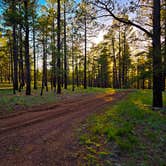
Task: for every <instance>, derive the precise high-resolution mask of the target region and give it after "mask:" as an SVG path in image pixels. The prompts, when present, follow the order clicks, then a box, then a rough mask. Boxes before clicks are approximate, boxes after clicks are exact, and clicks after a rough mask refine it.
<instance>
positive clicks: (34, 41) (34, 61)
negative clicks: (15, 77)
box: [33, 16, 37, 89]
mask: <svg viewBox="0 0 166 166" xmlns="http://www.w3.org/2000/svg"><path fill="white" fill-rule="evenodd" d="M33 65H34V85H33V88H34V89H37V73H36V36H35V18H34V16H33Z"/></svg>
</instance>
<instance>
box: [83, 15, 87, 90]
mask: <svg viewBox="0 0 166 166" xmlns="http://www.w3.org/2000/svg"><path fill="white" fill-rule="evenodd" d="M84 19H85V27H84V28H85V32H84V33H85V34H84V35H85V36H84V37H85V41H84V42H85V56H84V89H86V88H87V78H86V58H87V55H86V54H87V26H86V21H87V20H86V14H85V18H84Z"/></svg>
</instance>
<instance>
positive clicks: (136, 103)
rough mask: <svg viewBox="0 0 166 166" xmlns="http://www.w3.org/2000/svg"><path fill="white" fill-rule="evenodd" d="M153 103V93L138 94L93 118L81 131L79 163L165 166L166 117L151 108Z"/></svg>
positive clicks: (141, 92)
mask: <svg viewBox="0 0 166 166" xmlns="http://www.w3.org/2000/svg"><path fill="white" fill-rule="evenodd" d="M151 100H152V94H151V91H149V90H142V91H136V92H134V93H131V94H129V96H128V97H127V98H126V99H124V100H123V101H120V102H118V103H117V104H116V105H114V106H111V107H110V108H108V109H107V110H106V111H105V113H104V114H102V115H101V114H100V115H93V116H91V117H90V118H89V119H88V121H87V122H86V123H85V124H84V125H83V126H82V129H81V133H80V134H81V136H80V137H79V142H80V149H81V150H80V160H83V163H86V164H85V165H92V166H93V165H104V166H105V165H113V166H114V165H119V166H121V165H122V166H130V165H131V166H137V165H138V166H149V165H152V166H153V165H154V166H164V165H165V163H166V151H165V146H166V130H165V126H166V117H165V113H164V112H163V111H157V112H155V111H153V110H151V107H148V106H150V104H151ZM164 103H165V104H166V95H165V94H164Z"/></svg>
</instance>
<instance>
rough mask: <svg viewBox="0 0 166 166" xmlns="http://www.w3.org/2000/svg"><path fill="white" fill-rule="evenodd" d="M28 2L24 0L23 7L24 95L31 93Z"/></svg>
mask: <svg viewBox="0 0 166 166" xmlns="http://www.w3.org/2000/svg"><path fill="white" fill-rule="evenodd" d="M28 2H29V0H24V7H25V65H26V95H31V75H30V55H29V22H28Z"/></svg>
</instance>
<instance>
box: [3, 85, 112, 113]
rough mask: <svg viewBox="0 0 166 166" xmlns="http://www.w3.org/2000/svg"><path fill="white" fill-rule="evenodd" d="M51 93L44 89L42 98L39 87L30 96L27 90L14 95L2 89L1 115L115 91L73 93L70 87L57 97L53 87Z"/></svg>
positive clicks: (82, 90)
mask: <svg viewBox="0 0 166 166" xmlns="http://www.w3.org/2000/svg"><path fill="white" fill-rule="evenodd" d="M48 89H49V91H48V92H46V90H45V89H44V91H43V95H42V96H40V91H41V88H40V87H39V88H38V89H37V90H34V89H33V88H32V94H31V95H30V96H26V95H25V89H23V90H22V91H21V92H17V93H16V94H15V95H13V90H12V89H9V88H7V89H0V113H4V112H5V113H6V111H8V112H12V111H13V110H15V108H16V107H20V106H21V108H22V109H25V108H27V107H31V106H34V105H40V104H46V103H55V102H57V101H59V100H61V99H62V98H65V97H66V96H67V97H68V98H70V96H74V95H78V94H79V95H84V94H90V93H97V94H100V93H111V92H114V91H115V90H113V89H111V88H90V87H89V88H87V89H84V88H83V87H76V88H75V91H74V92H73V91H72V86H68V89H67V90H65V89H63V88H62V94H61V95H57V94H56V93H55V92H54V91H51V87H50V86H49V87H48Z"/></svg>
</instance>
